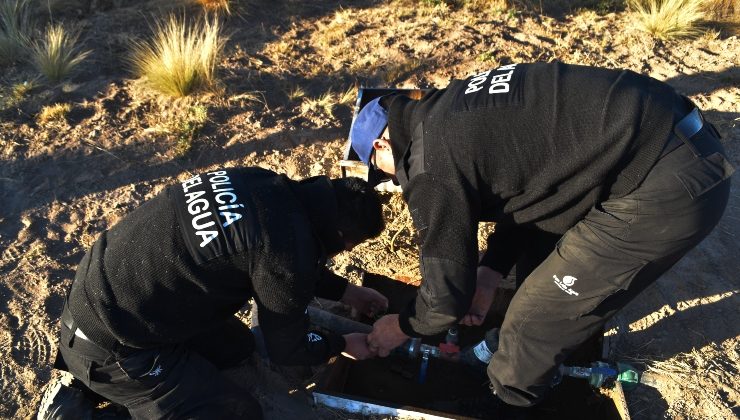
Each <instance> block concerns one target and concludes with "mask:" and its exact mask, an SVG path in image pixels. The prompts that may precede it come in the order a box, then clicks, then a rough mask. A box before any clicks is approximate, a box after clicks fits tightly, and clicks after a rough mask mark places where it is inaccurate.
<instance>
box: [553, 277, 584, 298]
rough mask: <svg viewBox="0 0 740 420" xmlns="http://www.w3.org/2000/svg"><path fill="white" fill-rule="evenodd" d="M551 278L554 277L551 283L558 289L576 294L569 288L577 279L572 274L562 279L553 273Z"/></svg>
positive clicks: (576, 294)
mask: <svg viewBox="0 0 740 420" xmlns="http://www.w3.org/2000/svg"><path fill="white" fill-rule="evenodd" d="M552 278H553V279H555V281H553V283H555V284H556V285H557V286H558V287H559V288H560V290H562V291H564V292H565V293H567V294H569V295H573V296H578V292H576V291H575V290H573V289H571V288H570V287H571V286H573V285H574V284H575V283H576V280H578V279H577V278H575V277H573V276H565V277H563V279H562V280H560V279H559V278H558V276H556V275H553V276H552Z"/></svg>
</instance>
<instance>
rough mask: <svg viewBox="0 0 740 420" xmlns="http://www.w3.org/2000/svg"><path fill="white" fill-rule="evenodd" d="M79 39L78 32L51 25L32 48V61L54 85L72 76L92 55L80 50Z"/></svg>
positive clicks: (59, 25) (58, 25)
mask: <svg viewBox="0 0 740 420" xmlns="http://www.w3.org/2000/svg"><path fill="white" fill-rule="evenodd" d="M79 37H80V32H79V31H78V30H68V29H65V28H64V26H62V25H61V24H53V25H49V26H48V27H47V28H46V32H45V33H44V34H43V36H42V38H41V39H40V40H38V41H35V42H33V44H32V47H31V59H32V61H33V64H34V66H35V67H36V69H37V70H38V71H39V73H41V74H43V75H44V77H46V79H47V80H49V81H50V82H53V83H56V82H59V81H61V80H62V79H64V78H65V77H67V76H68V75H70V74H71V73H72V71H73V70H74V69H75V68H76V67H77V66H78V65H79V64H80V63H81V62H82V61H83V60H85V58H87V56H88V55H90V51H81V50H80V46H79V45H78V44H77V40H78V39H79Z"/></svg>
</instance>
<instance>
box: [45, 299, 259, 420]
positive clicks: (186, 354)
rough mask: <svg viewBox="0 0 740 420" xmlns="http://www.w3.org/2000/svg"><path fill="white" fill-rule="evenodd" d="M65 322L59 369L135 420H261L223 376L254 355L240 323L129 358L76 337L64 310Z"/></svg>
mask: <svg viewBox="0 0 740 420" xmlns="http://www.w3.org/2000/svg"><path fill="white" fill-rule="evenodd" d="M62 321H63V322H62V328H61V337H60V342H59V356H58V360H57V363H56V364H55V367H57V368H61V369H63V370H66V371H68V372H70V373H71V374H72V375H73V376H74V377H75V378H77V379H78V380H80V381H81V382H82V383H83V384H84V385H85V386H87V387H88V388H89V389H90V390H91V391H92V392H94V393H96V394H98V395H100V396H103V397H105V398H107V399H108V400H110V401H113V402H115V403H117V404H120V405H123V406H125V407H126V408H127V409H128V410H129V413H130V414H131V416H132V417H133V418H135V419H160V418H172V419H175V418H177V419H180V418H188V419H217V418H218V419H220V418H224V419H226V418H228V419H261V418H262V408H261V406H260V405H259V403H258V402H257V400H255V399H254V398H253V397H252V396H251V395H249V393H248V392H247V391H246V390H244V389H242V388H241V387H239V386H237V385H236V384H235V383H233V382H232V381H231V380H229V379H228V378H226V377H225V376H224V375H223V374H222V373H221V370H222V369H225V368H228V367H231V366H235V365H237V364H239V363H240V362H241V361H243V360H245V359H247V358H248V357H249V356H250V355H251V353H252V351H253V349H254V337H253V336H252V334H251V332H250V330H249V328H248V327H247V326H246V325H244V324H243V323H242V322H241V321H239V320H238V319H236V318H233V319H231V320H229V321H227V322H225V323H223V324H222V325H217V326H215V327H214V328H213V329H212V330H211V331H209V332H208V333H206V334H201V335H199V336H196V337H194V338H193V339H192V340H190V341H188V342H186V343H182V344H176V345H168V346H163V347H158V348H153V349H146V350H132V351H129V352H127V353H128V354H125V355H121V354H117V355H116V354H112V353H111V352H109V351H107V350H105V349H103V348H101V347H99V346H97V345H96V344H94V343H93V342H91V341H89V340H86V339H83V338H80V337H79V336H76V335H75V334H74V330H75V329H76V327H75V326H74V325H72V329H70V328H69V325H70V321H71V316H70V314H69V311H68V310H67V309H66V307H65V310H64V313H63V314H62Z"/></svg>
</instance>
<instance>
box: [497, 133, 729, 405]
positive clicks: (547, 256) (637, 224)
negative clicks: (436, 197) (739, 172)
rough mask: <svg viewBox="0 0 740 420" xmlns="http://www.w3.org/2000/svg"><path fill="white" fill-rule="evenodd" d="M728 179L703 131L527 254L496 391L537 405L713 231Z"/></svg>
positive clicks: (504, 330)
mask: <svg viewBox="0 0 740 420" xmlns="http://www.w3.org/2000/svg"><path fill="white" fill-rule="evenodd" d="M671 141H673V142H681V140H679V139H678V138H674V139H673V140H671ZM695 145H696V146H695ZM697 149H699V150H697ZM669 150H670V149H669ZM732 171H733V168H732V166H731V165H730V164H729V163H728V162H727V160H726V159H725V155H724V150H723V148H722V146H721V144H720V143H719V140H718V139H717V138H716V137H715V135H714V134H713V132H712V131H710V130H709V129H708V128H707V129H702V131H701V132H700V133H699V134H698V135H697V136H695V137H694V139H693V140H692V142H691V143H687V144H681V145H680V146H678V147H677V148H675V149H673V150H672V151H670V152H669V153H667V154H664V155H663V156H662V157H661V158H660V159H659V160H658V162H657V163H656V164H655V166H654V167H653V168H652V169H651V170H650V172H649V173H648V175H647V177H646V178H645V180H644V181H643V182H642V183H641V184H640V186H639V187H638V188H637V189H635V190H634V191H633V192H631V193H630V194H628V195H626V196H625V197H622V198H619V199H612V200H606V201H604V202H602V203H600V204H599V205H597V206H595V207H594V208H593V209H591V211H590V212H589V213H588V214H587V215H586V216H585V218H584V219H583V220H582V221H580V222H579V223H577V224H576V225H575V226H573V227H572V228H571V229H570V230H568V231H567V232H566V233H565V235H563V236H562V237H561V238H559V240H557V243H556V244H555V245H554V249H553V247H552V246H551V247H550V248H549V250H550V252H548V253H543V252H541V249H542V246H539V247H538V246H535V247H533V251H534V252H533V255H532V256H531V257H530V258H529V259H526V263H525V264H523V267H522V272H527V271H529V269H527V268H526V266H529V267H534V269H533V270H532V271H531V273H530V274H529V275H528V276H527V278H526V279H525V280H524V281H523V283H522V284H521V287H519V289H518V290H517V292H516V294H515V295H514V298H513V300H512V302H511V305H510V306H509V309H508V311H507V313H506V317H505V319H504V323H503V326H502V327H501V331H500V337H499V339H500V341H499V348H498V351H496V352H495V353H494V356H493V359H491V362H490V363H489V365H488V376H489V377H490V379H491V384H492V388H493V391H494V392H495V393H496V394H497V395H498V396H499V397H500V398H501V399H502V400H503V401H504V402H506V403H509V404H512V405H517V406H531V405H533V404H536V403H537V402H539V401H540V400H541V399H542V398H543V397H544V396H545V394H546V393H547V391H548V389H549V388H550V386H551V384H552V381H553V378H554V377H555V374H556V370H557V367H558V366H559V365H560V364H561V363H562V362H563V360H564V359H565V358H566V357H567V356H568V355H569V354H570V353H571V352H572V351H574V350H575V349H576V348H578V347H579V345H580V344H582V343H583V342H585V341H586V340H588V339H589V338H590V337H591V336H593V335H594V334H596V333H599V332H600V331H602V330H603V328H604V324H605V323H606V322H607V321H608V320H609V318H611V317H612V316H613V315H614V314H615V312H616V311H618V310H619V309H621V308H622V307H624V306H625V305H626V304H627V303H629V302H630V301H631V300H632V299H633V298H634V297H635V296H637V295H638V294H639V293H640V292H641V291H643V290H644V289H645V288H646V287H647V286H649V285H650V284H652V283H653V282H654V281H655V280H657V279H658V277H660V276H661V275H662V274H663V273H665V272H666V271H667V270H668V269H670V268H671V266H673V265H674V264H675V263H676V262H677V261H678V260H679V259H681V257H683V256H684V255H685V254H686V253H687V252H688V251H689V250H691V249H692V248H694V247H695V246H696V245H697V244H698V243H699V242H700V241H701V240H702V239H704V237H706V236H707V235H708V234H709V232H711V230H712V229H713V228H714V226H715V225H716V224H717V222H718V221H719V219H720V217H721V216H722V213H723V212H724V209H725V206H726V204H727V200H728V196H729V191H730V179H729V178H730V175H731V174H732ZM543 240H545V241H550V243H551V244H552V243H554V242H555V241H554V240H553V237H552V236H550V237H547V238H543ZM543 259H544V260H543ZM519 269H520V268H519V267H517V273H519ZM530 269H531V268H530Z"/></svg>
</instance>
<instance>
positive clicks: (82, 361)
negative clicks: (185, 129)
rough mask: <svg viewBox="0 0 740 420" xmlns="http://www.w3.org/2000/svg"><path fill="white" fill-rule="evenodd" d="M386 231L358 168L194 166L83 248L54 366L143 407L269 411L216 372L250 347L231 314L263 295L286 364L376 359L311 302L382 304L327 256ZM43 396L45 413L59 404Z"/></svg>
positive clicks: (272, 340)
mask: <svg viewBox="0 0 740 420" xmlns="http://www.w3.org/2000/svg"><path fill="white" fill-rule="evenodd" d="M382 229H383V219H382V213H381V205H380V202H379V200H378V197H377V195H376V193H375V192H374V191H373V190H372V189H371V188H369V187H368V185H367V183H365V182H364V181H362V180H360V179H359V178H345V179H338V180H330V179H328V178H326V177H314V178H309V179H306V180H303V181H293V180H290V179H288V178H287V177H286V176H284V175H278V174H276V173H274V172H271V171H268V170H263V169H259V168H240V169H222V170H215V171H211V172H207V173H203V174H200V175H196V176H193V177H192V178H190V179H188V180H186V181H184V182H182V183H180V184H177V185H173V186H171V187H169V188H167V189H165V190H164V191H163V192H162V193H160V194H159V195H157V196H156V197H155V198H153V199H151V200H149V201H148V202H146V203H144V204H143V205H142V206H141V207H139V208H138V209H136V210H135V211H133V212H132V213H131V214H129V215H128V216H126V217H125V218H124V219H123V220H121V221H120V222H119V223H118V224H117V225H116V226H114V227H113V228H111V229H110V230H109V231H106V232H103V233H102V234H101V235H100V237H99V238H98V239H97V241H96V242H95V244H94V245H93V246H92V249H91V250H90V251H88V253H87V254H86V255H85V257H84V258H83V259H82V262H81V263H80V265H79V267H78V270H77V274H76V276H75V280H74V282H73V284H72V288H71V290H70V292H69V296H68V299H67V302H66V305H65V308H64V312H63V315H62V326H61V339H60V343H59V350H60V357H59V358H58V360H57V365H56V366H57V367H59V368H61V369H64V370H67V371H69V372H71V373H72V374H73V375H74V377H75V378H76V379H77V380H79V381H80V382H82V384H84V385H85V386H86V387H88V388H89V389H90V390H92V391H93V392H94V393H97V394H99V395H101V396H103V397H105V398H107V399H109V400H111V401H113V402H115V403H118V404H120V405H123V406H125V407H126V408H128V410H129V412H130V414H131V415H132V416H133V417H134V418H209V419H211V418H250V419H256V418H261V417H262V415H261V413H262V411H261V408H260V405H259V403H258V402H257V401H256V400H255V399H254V398H251V397H250V396H249V394H247V393H246V392H245V391H243V390H241V389H240V388H239V387H237V386H236V385H235V384H233V383H232V382H230V381H229V380H228V379H227V378H226V377H224V376H222V374H221V373H220V369H223V368H225V367H229V366H233V365H236V364H238V363H240V362H241V361H243V360H245V359H246V358H247V357H248V356H249V355H250V354H251V353H252V350H253V349H254V347H255V346H254V338H253V336H252V334H251V332H250V330H249V328H247V326H245V325H244V324H243V323H242V322H240V321H239V320H238V319H236V318H235V317H234V316H233V315H234V314H235V313H236V312H237V311H238V310H239V309H240V308H241V307H242V306H243V305H244V304H245V302H246V301H247V300H248V299H250V298H254V300H255V302H256V304H257V307H258V309H259V310H258V313H259V323H260V327H261V330H262V333H263V335H264V339H265V344H266V347H267V351H268V354H269V357H270V359H271V361H272V362H275V363H277V364H285V365H291V364H292V365H296V364H302V365H314V364H320V363H323V362H325V361H326V360H327V359H329V358H330V357H332V356H336V355H338V354H339V353H340V352H344V353H345V354H347V355H348V356H350V357H354V358H357V359H363V358H367V357H370V356H372V355H373V354H371V352H370V351H369V350H368V348H367V345H366V335H365V334H347V335H344V336H339V335H333V334H324V333H322V332H318V331H309V320H308V315H307V314H306V312H307V305H308V304H309V301H310V300H311V299H312V298H313V297H314V296H320V297H325V298H328V299H333V300H342V301H344V302H345V303H348V304H351V305H352V306H354V307H355V308H357V309H358V310H359V311H361V312H363V313H366V314H371V313H373V312H375V311H382V310H384V309H385V307H387V300H386V298H385V297H383V296H382V295H381V294H379V293H378V292H376V291H374V290H372V289H367V288H364V287H358V286H355V285H352V284H348V282H347V280H346V279H344V278H342V277H339V276H337V275H335V274H333V273H332V272H330V271H329V270H328V269H327V268H326V266H325V262H326V259H327V257H328V256H331V255H333V254H336V253H338V252H340V251H343V250H345V249H350V248H352V247H353V246H354V245H356V244H358V243H360V242H362V241H364V240H366V239H369V238H372V237H374V236H377V235H378V234H379V233H380V232H381V230H382ZM45 399H46V401H45V402H46V406H45V407H44V406H42V410H41V411H40V412H41V413H42V414H43V415H47V416H49V417H54V413H55V412H56V413H62V412H63V411H64V410H63V407H58V406H57V405H58V404H57V403H55V402H54V395H50V396H48V398H45ZM55 404H56V405H55ZM81 415H82V413H77V416H74V417H75V418H79V416H81ZM54 418H59V417H54Z"/></svg>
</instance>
